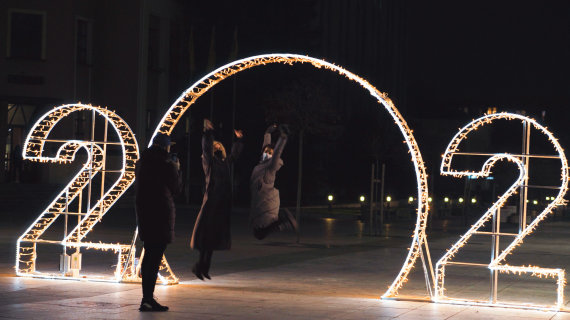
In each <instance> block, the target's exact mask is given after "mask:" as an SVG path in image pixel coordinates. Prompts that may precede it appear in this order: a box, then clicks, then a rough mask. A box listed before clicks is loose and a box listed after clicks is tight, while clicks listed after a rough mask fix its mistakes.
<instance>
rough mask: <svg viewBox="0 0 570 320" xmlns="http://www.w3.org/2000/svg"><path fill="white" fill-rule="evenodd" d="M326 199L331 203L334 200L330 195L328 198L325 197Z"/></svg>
mask: <svg viewBox="0 0 570 320" xmlns="http://www.w3.org/2000/svg"><path fill="white" fill-rule="evenodd" d="M327 199H328V200H329V202H332V201H333V200H334V197H333V195H332V194H329V196H328V197H327Z"/></svg>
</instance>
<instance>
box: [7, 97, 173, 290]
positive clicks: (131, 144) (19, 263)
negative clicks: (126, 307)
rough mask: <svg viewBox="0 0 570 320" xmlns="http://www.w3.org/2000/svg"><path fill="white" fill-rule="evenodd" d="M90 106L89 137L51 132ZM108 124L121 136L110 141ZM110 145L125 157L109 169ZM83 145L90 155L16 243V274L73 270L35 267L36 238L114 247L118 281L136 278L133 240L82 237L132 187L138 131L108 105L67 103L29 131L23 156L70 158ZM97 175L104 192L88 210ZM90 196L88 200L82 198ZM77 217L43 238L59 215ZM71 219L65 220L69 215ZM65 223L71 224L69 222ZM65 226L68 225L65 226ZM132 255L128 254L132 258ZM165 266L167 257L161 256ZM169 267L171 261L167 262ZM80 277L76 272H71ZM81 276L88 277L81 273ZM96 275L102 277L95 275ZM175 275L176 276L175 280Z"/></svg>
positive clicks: (76, 245) (58, 275)
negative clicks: (98, 135) (98, 126)
mask: <svg viewBox="0 0 570 320" xmlns="http://www.w3.org/2000/svg"><path fill="white" fill-rule="evenodd" d="M80 111H87V112H89V111H91V114H92V133H91V139H90V140H58V139H53V138H51V139H50V137H49V135H50V132H52V129H54V127H56V124H57V123H58V122H59V121H60V120H62V119H63V118H65V117H67V116H68V115H69V114H71V113H73V112H80ZM96 116H98V117H102V119H103V120H104V134H103V140H102V141H95V139H94V132H95V118H96ZM109 125H110V126H111V128H112V129H113V130H114V131H115V133H116V136H117V137H118V141H110V140H108V127H109ZM58 144H59V145H60V146H59V148H58V151H57V153H56V154H55V155H54V156H49V155H46V154H48V152H49V150H47V149H48V148H47V147H46V145H50V146H57V145H58ZM108 146H113V147H119V148H120V150H121V156H122V162H121V167H120V168H118V169H115V168H114V169H109V168H106V163H107V148H108ZM80 149H84V150H85V151H86V153H87V160H86V162H85V163H84V164H83V166H82V168H81V169H80V170H79V172H78V173H77V174H76V175H75V177H74V178H73V179H72V180H71V182H69V183H68V184H67V186H66V187H65V188H64V189H63V190H62V191H61V192H60V193H59V194H58V195H57V197H56V198H55V199H54V200H53V201H52V203H51V204H50V205H49V206H48V207H47V208H46V209H45V210H44V211H43V212H42V214H40V216H39V217H38V218H37V219H36V220H35V221H34V222H33V223H32V225H31V226H30V227H29V228H28V229H27V230H26V232H24V234H22V236H21V237H20V238H19V239H18V242H17V257H16V273H17V274H18V275H22V276H34V277H49V278H65V277H68V276H70V275H69V274H67V275H66V274H61V273H42V272H39V271H37V270H36V257H37V252H36V251H37V250H36V245H37V244H38V243H47V244H59V245H62V246H64V247H65V248H75V249H76V250H77V251H79V249H80V248H87V249H99V250H112V251H114V252H116V253H118V260H117V269H116V270H115V275H114V278H113V279H112V280H114V281H120V280H122V279H124V280H134V279H136V276H135V275H134V266H133V263H132V262H131V260H133V259H132V257H134V252H132V251H134V250H132V248H134V242H133V244H131V245H122V244H109V243H100V242H99V243H94V242H83V241H82V240H83V238H85V236H86V235H87V234H88V233H89V232H90V231H91V230H92V229H93V227H94V226H95V224H97V222H99V221H100V220H101V218H102V217H103V216H104V215H105V213H107V211H108V210H109V209H110V208H111V206H112V205H113V204H114V203H115V202H116V201H117V200H118V199H119V198H120V197H121V195H122V194H123V193H124V192H125V191H126V190H127V189H128V188H129V186H130V185H131V184H132V183H133V181H134V178H135V173H134V170H135V163H136V161H137V160H138V158H139V151H138V146H137V141H136V139H135V136H134V134H133V132H132V131H131V129H130V128H129V126H128V125H127V123H126V122H125V121H124V120H123V119H121V118H120V117H119V116H118V115H117V114H115V113H114V112H112V111H110V110H107V109H106V108H100V107H96V106H91V105H85V104H68V105H62V106H59V107H56V108H54V109H52V110H51V111H49V112H48V113H46V114H45V115H44V116H42V117H41V118H40V119H39V120H38V121H37V122H36V123H35V124H34V126H33V127H32V129H31V130H30V132H29V134H28V136H27V138H26V141H25V143H24V148H23V158H24V159H25V160H30V161H40V162H55V163H71V162H73V161H74V160H75V156H76V154H77V151H79V150H80ZM110 173H113V174H115V175H117V174H118V178H117V180H116V181H114V182H113V183H112V185H111V186H110V187H108V188H106V187H105V186H106V185H107V184H109V183H106V181H105V177H106V175H108V174H110ZM95 177H99V178H98V179H99V180H98V182H99V190H100V193H101V194H100V197H99V198H98V200H97V201H95V203H94V204H93V205H92V206H91V205H90V203H89V205H88V206H87V209H86V210H85V212H82V208H83V207H84V206H85V204H82V201H85V202H90V200H91V188H95V187H94V186H93V184H92V183H93V180H94V178H95ZM85 188H89V189H88V190H89V193H88V195H87V196H86V197H85V196H84V195H83V193H84V191H85V190H86V189H85ZM83 198H86V199H83ZM72 204H73V207H74V208H77V210H76V212H70V207H71V206H72ZM69 215H72V216H77V217H80V218H79V219H78V223H77V225H76V226H75V227H74V228H72V229H71V231H69V232H66V233H65V235H64V237H63V239H62V240H47V239H43V238H42V235H43V234H44V233H45V232H46V230H47V229H48V228H49V227H50V226H51V225H52V224H53V222H54V221H55V220H56V219H57V218H58V217H60V216H63V217H65V216H69ZM66 221H67V219H66ZM66 225H67V223H66ZM66 231H67V230H66ZM129 258H130V259H129ZM163 262H164V263H163V267H164V264H165V263H166V261H163ZM166 267H168V265H167V264H166ZM167 271H168V272H169V273H170V275H169V276H168V278H169V279H170V278H175V277H174V276H173V275H172V274H171V272H170V269H169V268H168V270H167ZM73 276H77V275H73ZM82 278H87V276H83V277H82ZM97 279H98V280H102V279H100V278H97ZM176 280H177V279H176Z"/></svg>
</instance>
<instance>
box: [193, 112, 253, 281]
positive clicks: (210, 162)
mask: <svg viewBox="0 0 570 320" xmlns="http://www.w3.org/2000/svg"><path fill="white" fill-rule="evenodd" d="M234 133H235V135H236V137H237V138H238V140H237V141H236V142H234V144H233V146H232V152H231V154H230V157H229V158H226V151H225V149H224V146H223V145H222V143H220V142H219V141H214V126H213V125H212V123H211V122H210V121H209V120H208V119H204V135H203V136H202V167H203V169H204V176H205V179H206V191H205V192H204V198H203V199H202V207H201V208H200V213H198V217H197V218H196V224H195V225H194V232H193V233H192V240H191V241H190V247H191V248H192V249H196V250H199V251H200V259H199V260H198V262H196V264H195V265H194V267H193V268H192V273H194V274H195V275H196V277H198V278H199V279H200V280H204V277H206V278H208V279H210V275H209V272H210V264H211V260H212V254H213V251H214V250H229V249H230V248H231V234H230V214H231V211H232V181H231V177H230V164H231V163H232V162H233V161H234V160H236V159H237V157H238V156H239V154H240V153H241V150H242V149H243V144H242V142H241V138H242V137H243V133H242V132H241V131H240V130H235V131H234Z"/></svg>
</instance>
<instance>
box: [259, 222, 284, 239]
mask: <svg viewBox="0 0 570 320" xmlns="http://www.w3.org/2000/svg"><path fill="white" fill-rule="evenodd" d="M280 224H281V222H280V221H279V220H276V221H274V222H272V223H270V224H268V225H267V226H265V227H257V228H254V229H253V236H254V237H255V238H256V239H257V240H263V239H265V237H267V236H268V235H269V234H270V233H273V232H275V231H278V230H279V225H280Z"/></svg>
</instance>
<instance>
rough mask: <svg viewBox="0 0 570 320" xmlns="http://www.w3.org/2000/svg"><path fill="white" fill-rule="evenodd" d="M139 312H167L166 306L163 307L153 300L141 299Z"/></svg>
mask: <svg viewBox="0 0 570 320" xmlns="http://www.w3.org/2000/svg"><path fill="white" fill-rule="evenodd" d="M139 311H141V312H148V311H168V307H167V306H163V305H161V304H160V303H158V302H156V300H154V299H144V298H143V299H142V301H141V306H140V307H139Z"/></svg>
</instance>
